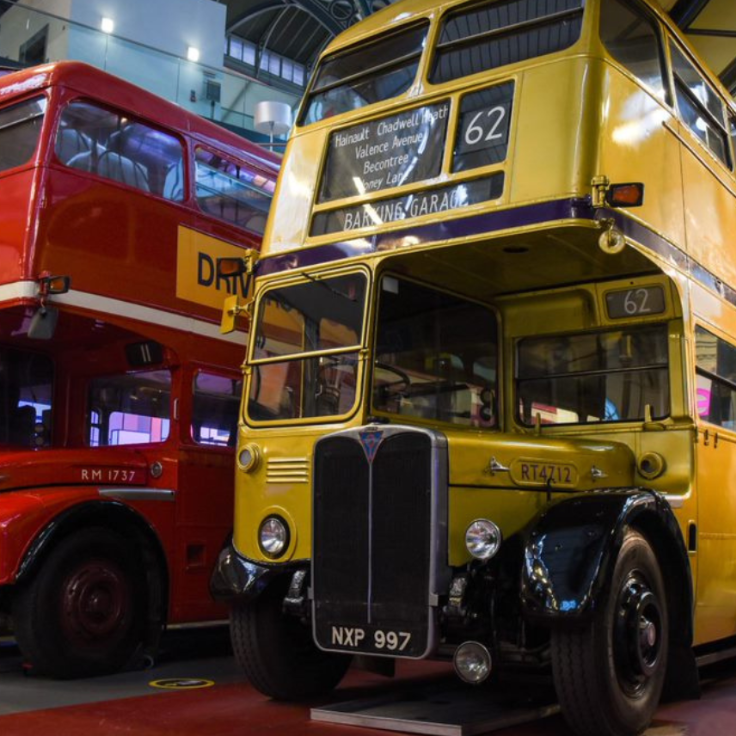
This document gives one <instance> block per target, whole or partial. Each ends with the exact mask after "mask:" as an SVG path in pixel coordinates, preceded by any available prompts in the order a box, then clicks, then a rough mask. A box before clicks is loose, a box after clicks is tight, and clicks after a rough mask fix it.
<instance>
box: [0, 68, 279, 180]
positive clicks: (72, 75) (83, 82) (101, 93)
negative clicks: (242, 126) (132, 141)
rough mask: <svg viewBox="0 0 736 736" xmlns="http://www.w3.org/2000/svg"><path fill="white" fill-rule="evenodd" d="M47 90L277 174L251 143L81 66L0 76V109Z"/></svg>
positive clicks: (269, 157)
mask: <svg viewBox="0 0 736 736" xmlns="http://www.w3.org/2000/svg"><path fill="white" fill-rule="evenodd" d="M47 87H66V88H67V89H72V90H74V91H75V92H78V93H80V94H83V95H89V97H90V98H92V99H95V100H97V101H99V102H103V103H107V104H109V105H111V106H112V107H116V108H123V109H125V110H127V111H128V112H131V113H133V114H135V115H137V116H139V117H141V118H147V119H148V120H150V121H153V122H154V123H155V124H158V125H162V126H164V127H167V128H169V129H170V130H175V131H180V132H186V133H189V134H190V135H193V136H194V137H196V138H199V139H201V140H202V141H207V140H209V141H212V142H213V143H214V142H216V144H217V146H218V147H220V148H224V149H225V150H227V151H228V153H231V154H233V155H235V156H236V157H241V158H242V157H243V155H246V156H247V157H248V158H249V159H250V160H251V162H252V163H253V164H255V165H256V166H258V165H260V166H261V167H262V168H267V169H269V170H271V171H273V172H274V173H275V172H277V171H278V169H279V166H280V159H279V157H277V156H276V155H274V154H273V153H271V152H269V151H266V150H265V149H263V148H261V147H260V146H258V145H256V144H255V143H252V142H250V141H247V140H246V139H245V138H242V137H240V136H238V135H236V134H235V133H232V132H230V131H229V130H226V129H225V128H222V127H220V126H219V125H216V124H215V123H212V122H210V121H209V120H205V119H204V118H202V117H200V116H199V115H197V114H196V113H193V112H189V111H187V110H185V109H183V108H181V107H179V106H178V105H175V104H174V103H173V102H168V101H167V100H164V99H161V98H160V97H158V96H157V95H155V94H153V93H151V92H147V91H146V90H144V89H142V88H141V87H138V86H136V85H135V84H131V83H130V82H126V81H125V80H124V79H120V77H116V76H114V75H112V74H108V73H107V72H103V71H102V70H100V69H97V68H95V67H93V66H90V65H89V64H84V63H82V62H80V61H58V62H54V63H53V64H44V65H42V66H36V67H33V68H31V69H22V70H20V71H17V72H12V73H10V74H7V75H5V76H3V77H0V104H3V103H5V102H6V101H9V100H12V99H14V98H16V97H22V96H26V95H27V94H28V93H29V92H33V91H34V90H42V89H45V88H47Z"/></svg>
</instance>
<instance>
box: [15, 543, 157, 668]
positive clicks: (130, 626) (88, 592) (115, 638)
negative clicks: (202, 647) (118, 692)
mask: <svg viewBox="0 0 736 736" xmlns="http://www.w3.org/2000/svg"><path fill="white" fill-rule="evenodd" d="M142 570H143V568H142V566H141V564H140V561H139V558H138V555H137V553H136V550H135V548H134V547H133V546H132V545H131V544H129V543H128V542H127V541H126V540H125V539H124V538H123V537H121V536H120V535H118V534H116V533H115V532H112V531H110V530H107V529H102V528H90V529H84V530H82V531H78V532H75V533H74V534H73V535H70V536H68V537H66V538H64V539H63V540H62V541H61V542H59V544H58V545H57V546H56V547H54V548H53V549H52V550H51V551H50V553H49V555H48V556H47V557H46V559H45V560H44V562H43V564H42V566H41V568H40V569H39V570H38V571H37V572H36V574H35V575H34V576H33V578H32V579H31V580H30V581H29V582H28V583H25V584H23V585H21V586H19V588H18V589H17V590H16V591H15V595H14V597H13V606H12V611H13V624H14V629H15V637H16V640H17V642H18V646H19V647H20V650H21V652H22V654H23V656H24V659H25V661H26V663H27V664H28V665H29V666H30V671H31V673H32V674H42V675H48V676H50V677H56V678H59V679H69V678H74V677H91V676H96V675H103V674H110V673H112V672H117V671H118V670H120V669H122V668H123V667H124V666H125V665H126V664H128V662H130V661H131V660H132V659H133V656H134V654H135V653H136V650H138V648H139V646H140V644H141V642H142V640H143V635H144V630H145V610H146V609H145V598H146V596H145V587H144V583H143V581H144V580H145V577H144V576H143V574H142Z"/></svg>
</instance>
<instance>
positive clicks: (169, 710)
mask: <svg viewBox="0 0 736 736" xmlns="http://www.w3.org/2000/svg"><path fill="white" fill-rule="evenodd" d="M448 672H449V668H448V667H446V666H444V665H437V664H423V663H418V664H415V663H407V664H404V665H402V666H401V667H400V668H399V671H398V675H397V678H396V679H395V680H389V679H387V678H384V677H381V676H379V675H373V674H368V673H366V672H360V671H354V672H351V673H350V674H349V675H348V677H347V678H346V679H345V681H344V682H343V684H342V686H341V687H340V689H339V690H338V691H336V692H335V693H334V694H333V697H332V698H330V703H336V702H346V701H354V700H362V699H370V698H373V699H375V698H377V697H380V696H383V695H386V694H388V693H393V692H395V691H396V690H397V689H400V690H402V692H407V693H408V694H409V695H408V696H407V697H410V698H411V697H415V696H416V693H418V692H422V691H427V690H432V689H434V690H436V689H437V688H441V687H443V683H444V682H445V681H447V683H448V686H449V687H450V688H452V687H454V678H453V677H449V678H448ZM703 679H704V685H703V697H702V699H701V700H699V701H689V702H680V703H671V704H667V705H664V706H662V707H661V708H660V709H659V711H658V713H657V718H656V721H655V723H654V724H653V726H652V728H650V729H649V731H647V736H684V735H686V736H731V735H734V736H736V662H735V661H733V660H732V661H729V662H724V663H721V664H720V665H717V666H712V667H710V668H708V669H706V670H704V672H703ZM171 680H174V681H175V682H174V684H175V685H178V686H180V687H184V688H190V687H191V688H193V689H183V690H179V691H176V690H169V689H164V688H161V687H154V686H153V685H152V683H156V684H158V685H162V684H163V685H166V684H170V681H171ZM162 681H164V682H162ZM167 681H169V682H168V683H167ZM211 683H213V684H211ZM202 685H205V686H204V687H201V686H202ZM411 693H414V695H411ZM324 704H325V703H324V701H321V702H319V703H309V704H299V705H288V704H282V703H276V702H272V701H269V700H268V699H267V698H265V697H263V696H262V695H260V694H259V693H258V692H256V691H255V690H254V689H253V688H252V687H250V686H249V685H248V683H246V682H245V681H244V680H243V677H242V676H241V674H240V672H239V671H238V669H237V667H236V666H235V663H234V662H233V659H232V657H231V656H230V654H229V651H228V645H227V636H226V630H225V629H224V628H218V629H208V630H203V631H187V632H172V633H170V634H168V636H167V639H166V640H165V642H164V648H163V653H162V656H161V659H160V661H159V662H157V663H156V666H155V667H153V668H152V669H149V670H146V671H139V672H128V673H123V674H120V675H115V676H111V677H101V678H96V679H90V680H77V681H71V682H53V681H49V680H44V679H41V678H34V677H25V676H24V675H23V671H22V667H21V660H20V657H19V655H18V653H17V650H16V649H15V647H14V646H13V645H12V642H8V641H6V642H0V734H2V736H36V735H37V734H44V735H45V736H97V734H100V735H102V734H104V735H105V736H115V735H116V734H134V735H135V736H194V735H195V734H196V735H197V736H200V735H201V736H205V735H206V736H244V735H246V734H282V735H283V736H287V735H288V736H292V735H295V734H307V735H308V736H348V735H351V736H359V735H360V734H363V735H364V736H371V734H373V733H376V734H386V733H387V732H386V731H382V730H381V731H379V730H376V729H366V728H362V727H356V726H347V725H336V724H332V723H323V722H317V721H314V720H312V719H311V718H310V710H311V707H313V706H321V705H324ZM494 733H496V734H498V735H499V736H566V735H567V734H568V730H567V728H566V727H565V723H564V721H563V720H562V718H561V716H560V715H558V714H554V715H550V716H548V717H546V718H543V719H540V720H536V721H534V722H531V723H525V724H522V725H516V726H511V727H507V728H502V729H501V730H496V731H494Z"/></svg>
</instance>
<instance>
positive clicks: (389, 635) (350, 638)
mask: <svg viewBox="0 0 736 736" xmlns="http://www.w3.org/2000/svg"><path fill="white" fill-rule="evenodd" d="M431 632H432V626H431V624H430V628H429V630H428V629H427V628H426V626H422V625H418V626H414V625H408V626H407V625H403V626H402V625H401V624H399V625H398V626H395V627H394V626H390V625H389V626H384V625H381V624H374V625H370V624H367V625H366V624H363V625H358V626H351V625H349V624H341V623H339V622H338V623H333V622H330V623H327V622H322V623H320V622H315V627H314V637H315V641H316V643H317V645H318V646H319V647H320V648H321V649H325V650H327V651H332V652H355V653H362V654H374V655H379V654H382V655H384V656H387V657H405V658H407V659H421V658H423V657H426V656H427V654H428V652H429V650H430V649H431V648H432V642H433V640H434V639H433V635H432V633H431Z"/></svg>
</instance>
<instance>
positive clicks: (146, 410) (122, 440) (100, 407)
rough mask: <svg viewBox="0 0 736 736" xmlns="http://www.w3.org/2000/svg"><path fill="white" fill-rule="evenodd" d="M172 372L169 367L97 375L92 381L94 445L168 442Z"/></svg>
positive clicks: (90, 420) (90, 430)
mask: <svg viewBox="0 0 736 736" xmlns="http://www.w3.org/2000/svg"><path fill="white" fill-rule="evenodd" d="M170 412H171V373H170V372H169V371H167V370H156V371H141V372H140V373H123V374H120V375H114V376H104V377H100V378H94V379H92V381H90V384H89V410H88V413H87V441H88V443H89V445H90V447H113V446H118V445H139V444H154V443H160V442H165V441H166V440H167V439H168V437H169V432H170V429H171V414H170Z"/></svg>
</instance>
